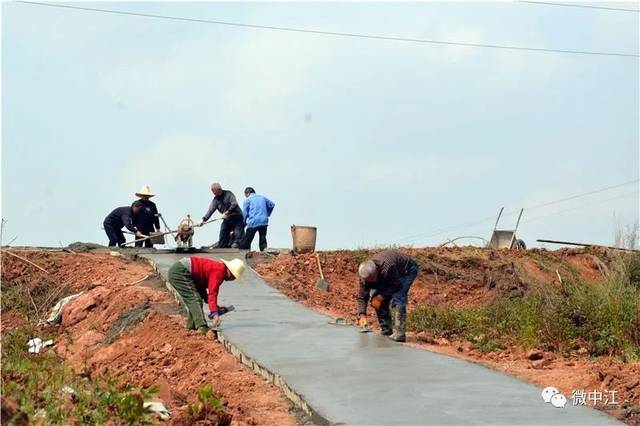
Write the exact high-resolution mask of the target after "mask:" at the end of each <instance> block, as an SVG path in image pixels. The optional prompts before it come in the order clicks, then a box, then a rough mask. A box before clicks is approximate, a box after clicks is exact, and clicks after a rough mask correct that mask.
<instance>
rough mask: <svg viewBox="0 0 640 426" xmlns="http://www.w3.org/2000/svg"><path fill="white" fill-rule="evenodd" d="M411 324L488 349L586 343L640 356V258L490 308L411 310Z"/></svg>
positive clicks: (602, 351) (627, 357) (564, 347)
mask: <svg viewBox="0 0 640 426" xmlns="http://www.w3.org/2000/svg"><path fill="white" fill-rule="evenodd" d="M408 325H409V328H410V329H411V330H413V331H429V332H431V333H433V334H435V335H439V336H444V337H447V338H464V339H467V340H469V341H471V342H473V343H474V344H475V345H476V346H477V347H478V348H479V349H481V350H483V351H490V350H495V349H498V348H500V347H505V346H506V345H510V344H517V345H521V346H524V347H538V348H543V349H546V350H555V351H560V352H567V351H569V350H571V349H572V348H575V347H577V346H582V347H586V348H587V349H588V351H589V353H590V354H591V355H592V356H600V355H614V356H617V357H618V358H620V359H622V360H623V361H625V362H634V361H638V360H640V256H638V255H635V254H634V255H622V256H620V257H619V258H618V259H617V260H615V261H614V262H612V263H611V264H610V265H609V272H608V273H607V276H606V277H605V278H604V280H603V281H601V282H598V283H589V284H586V283H583V282H581V281H580V280H579V279H578V278H576V276H571V279H567V280H565V281H564V283H563V286H562V288H557V287H555V286H553V285H551V284H548V285H546V286H536V287H535V288H533V289H530V290H529V291H528V292H527V293H526V294H525V295H524V296H522V297H519V298H503V299H499V300H497V301H496V302H494V303H493V304H491V305H489V306H486V307H476V308H459V309H456V308H448V307H435V306H430V305H421V306H418V307H417V308H416V309H414V310H413V311H412V312H410V314H409V319H408Z"/></svg>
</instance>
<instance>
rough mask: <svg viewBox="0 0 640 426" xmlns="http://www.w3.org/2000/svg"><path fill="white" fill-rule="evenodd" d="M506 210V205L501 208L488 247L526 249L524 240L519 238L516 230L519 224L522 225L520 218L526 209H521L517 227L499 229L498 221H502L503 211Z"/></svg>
mask: <svg viewBox="0 0 640 426" xmlns="http://www.w3.org/2000/svg"><path fill="white" fill-rule="evenodd" d="M503 211H504V207H502V208H501V209H500V213H498V219H496V224H495V226H494V227H493V233H492V234H491V239H490V240H489V244H487V247H489V248H508V249H526V248H527V246H526V245H525V243H524V241H522V240H520V239H518V237H517V236H516V231H517V230H518V225H520V218H521V217H522V212H523V211H524V209H520V214H519V215H518V221H517V222H516V227H515V229H498V223H499V222H500V217H501V216H502V212H503Z"/></svg>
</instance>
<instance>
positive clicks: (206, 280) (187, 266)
mask: <svg viewBox="0 0 640 426" xmlns="http://www.w3.org/2000/svg"><path fill="white" fill-rule="evenodd" d="M244 269H245V265H244V262H243V261H242V260H240V259H233V260H229V261H227V260H213V259H207V258H205V257H195V256H194V257H183V258H182V259H180V260H179V261H177V262H176V263H174V264H173V265H172V266H171V268H170V269H169V282H170V283H171V285H172V286H173V288H175V289H176V291H177V292H178V293H179V294H180V296H181V297H182V300H183V301H184V303H185V305H186V306H187V310H188V315H189V317H188V319H187V328H188V329H190V330H197V331H198V332H200V333H206V332H207V331H209V327H207V321H206V320H205V318H204V311H203V310H202V302H201V300H202V299H203V296H204V295H205V294H206V295H207V304H208V305H209V311H210V313H209V319H210V320H212V321H213V325H214V326H218V325H220V323H221V321H220V315H219V314H220V313H219V308H218V291H219V290H220V286H221V285H222V283H223V282H224V281H233V280H235V279H236V278H239V277H240V276H241V275H242V273H243V272H244ZM201 295H202V296H201Z"/></svg>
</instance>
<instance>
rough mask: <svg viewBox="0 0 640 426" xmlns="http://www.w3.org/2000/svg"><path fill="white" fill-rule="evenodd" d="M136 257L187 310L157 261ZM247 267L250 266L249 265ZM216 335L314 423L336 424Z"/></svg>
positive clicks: (220, 333)
mask: <svg viewBox="0 0 640 426" xmlns="http://www.w3.org/2000/svg"><path fill="white" fill-rule="evenodd" d="M136 259H137V260H141V261H143V262H146V263H148V264H149V265H151V266H152V267H153V270H154V271H155V272H156V273H157V274H158V275H159V276H160V278H161V279H162V281H164V285H165V286H166V288H167V290H168V291H169V293H170V294H171V295H172V296H173V298H174V299H175V300H176V302H178V304H179V305H180V306H181V307H182V309H184V310H185V311H186V309H187V307H186V305H185V303H184V301H183V300H182V297H180V294H178V292H177V291H176V289H174V288H173V286H172V285H171V283H169V280H167V279H165V278H164V277H163V276H162V274H160V271H159V270H158V266H157V265H156V263H155V262H154V261H153V260H151V259H148V258H146V257H142V256H136ZM247 267H249V266H248V265H247ZM214 335H215V336H216V340H217V341H218V342H220V343H221V344H222V346H223V347H224V349H225V350H226V351H227V352H228V353H230V354H231V355H233V356H234V357H235V358H236V359H237V360H238V361H240V363H241V364H243V365H245V366H246V367H248V368H250V369H251V370H253V371H254V372H255V373H256V374H258V375H259V376H260V377H262V378H263V379H265V380H266V381H268V382H269V383H271V384H273V385H274V386H276V387H277V388H278V389H280V391H282V393H283V394H284V395H285V396H286V397H287V399H289V401H291V403H292V404H293V405H294V406H295V407H296V408H298V409H300V410H302V411H303V412H304V413H305V414H306V415H308V416H309V417H310V418H311V421H312V422H313V423H314V424H316V425H318V426H332V425H334V424H335V423H334V422H332V421H331V420H329V419H328V418H327V417H325V416H324V415H323V414H322V413H320V412H318V410H316V409H314V408H313V407H312V406H311V404H309V403H308V402H307V401H306V400H305V399H304V397H303V396H302V395H300V394H299V393H297V392H296V391H295V390H293V388H291V386H289V384H288V383H287V381H286V380H284V379H283V378H282V376H280V375H279V374H276V373H274V372H273V371H271V370H269V369H268V368H266V367H264V366H262V365H260V364H259V363H257V362H256V361H255V360H254V359H253V358H251V357H250V356H249V355H247V354H246V353H245V352H243V351H242V350H241V349H240V348H239V347H238V346H236V345H234V344H233V343H232V342H231V341H229V340H228V339H227V338H225V336H224V333H222V331H217V332H214Z"/></svg>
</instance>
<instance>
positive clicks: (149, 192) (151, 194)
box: [136, 185, 156, 197]
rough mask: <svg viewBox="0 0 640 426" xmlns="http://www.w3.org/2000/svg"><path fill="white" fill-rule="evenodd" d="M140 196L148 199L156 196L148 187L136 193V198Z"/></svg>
mask: <svg viewBox="0 0 640 426" xmlns="http://www.w3.org/2000/svg"><path fill="white" fill-rule="evenodd" d="M141 195H146V196H148V197H153V196H155V195H156V194H154V193H153V192H151V188H149V185H145V186H143V187H142V189H141V190H140V191H138V192H136V196H138V197H139V196H141Z"/></svg>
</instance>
